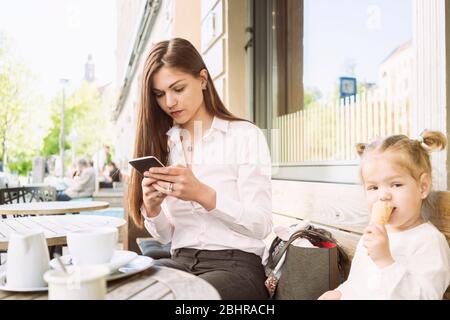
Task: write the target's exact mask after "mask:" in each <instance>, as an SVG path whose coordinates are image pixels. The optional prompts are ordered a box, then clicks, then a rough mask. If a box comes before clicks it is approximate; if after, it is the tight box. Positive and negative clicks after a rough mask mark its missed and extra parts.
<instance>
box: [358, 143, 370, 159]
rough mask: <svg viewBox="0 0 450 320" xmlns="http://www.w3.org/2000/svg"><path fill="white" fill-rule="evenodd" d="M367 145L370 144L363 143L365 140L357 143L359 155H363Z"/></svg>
mask: <svg viewBox="0 0 450 320" xmlns="http://www.w3.org/2000/svg"><path fill="white" fill-rule="evenodd" d="M367 145H368V144H367V143H363V142H360V143H357V144H356V146H355V149H356V153H357V154H358V156H360V157H361V156H362V155H363V153H364V151H366V147H367Z"/></svg>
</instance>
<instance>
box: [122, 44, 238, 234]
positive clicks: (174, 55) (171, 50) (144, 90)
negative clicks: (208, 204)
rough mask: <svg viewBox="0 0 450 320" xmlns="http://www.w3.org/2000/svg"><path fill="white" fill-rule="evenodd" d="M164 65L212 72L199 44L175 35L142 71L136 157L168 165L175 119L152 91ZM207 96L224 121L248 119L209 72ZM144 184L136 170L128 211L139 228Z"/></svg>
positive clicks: (210, 108)
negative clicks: (224, 97) (227, 102)
mask: <svg viewBox="0 0 450 320" xmlns="http://www.w3.org/2000/svg"><path fill="white" fill-rule="evenodd" d="M163 66H164V67H169V68H174V69H177V70H180V71H182V72H185V73H189V74H191V75H192V76H194V77H199V76H200V71H201V70H203V69H205V70H207V71H208V69H207V68H206V65H205V63H204V62H203V59H202V57H201V55H200V54H199V53H198V51H197V50H196V49H195V47H194V46H193V45H192V44H191V43H190V42H189V41H187V40H185V39H181V38H174V39H171V40H168V41H161V42H159V43H157V44H155V45H154V46H153V47H152V49H151V50H150V53H149V54H148V57H147V59H146V61H145V64H144V69H143V72H142V86H141V97H140V103H139V111H138V118H137V123H136V135H135V142H134V158H139V157H144V156H149V155H151V156H155V157H157V158H158V159H160V160H161V161H162V162H163V163H164V164H167V163H168V158H169V151H170V150H169V147H168V141H167V135H166V132H167V131H168V130H169V129H170V128H171V127H172V125H173V120H172V118H171V117H170V116H169V115H168V114H166V113H165V112H164V111H163V110H162V109H161V108H160V107H159V105H158V103H157V101H156V97H155V95H154V93H153V91H152V82H153V77H154V75H155V74H156V73H157V72H158V71H159V70H160V69H161V68H162V67H163ZM203 99H204V102H205V106H206V111H207V112H208V113H209V114H211V115H213V116H216V117H218V118H221V119H224V120H230V121H246V120H244V119H239V118H237V117H235V116H234V115H233V114H231V112H229V111H228V110H227V109H226V108H225V106H224V104H223V103H222V101H221V100H220V97H219V95H218V94H217V91H216V88H215V87H214V83H213V81H212V78H211V76H210V74H209V72H208V82H207V85H206V90H203ZM141 183H142V176H140V175H139V173H137V171H136V170H134V169H132V171H131V179H130V185H129V188H128V212H129V214H131V216H132V218H133V221H134V223H135V224H136V225H138V226H139V227H142V226H143V218H142V215H141V213H140V208H141V206H142V186H141Z"/></svg>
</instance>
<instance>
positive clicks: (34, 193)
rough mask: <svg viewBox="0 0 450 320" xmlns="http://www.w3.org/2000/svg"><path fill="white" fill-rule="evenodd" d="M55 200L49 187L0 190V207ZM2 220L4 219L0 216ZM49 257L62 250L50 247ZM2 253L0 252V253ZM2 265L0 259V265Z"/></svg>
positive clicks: (53, 190) (53, 188)
mask: <svg viewBox="0 0 450 320" xmlns="http://www.w3.org/2000/svg"><path fill="white" fill-rule="evenodd" d="M55 200H56V188H55V187H50V186H42V187H16V188H1V189H0V205H2V204H14V203H25V202H48V201H55ZM2 218H6V216H5V215H2ZM49 249H50V254H51V256H52V255H53V254H54V253H55V252H58V253H60V252H62V248H59V247H56V246H52V247H50V248H49ZM0 252H2V251H0ZM1 263H2V261H1V257H0V264H1Z"/></svg>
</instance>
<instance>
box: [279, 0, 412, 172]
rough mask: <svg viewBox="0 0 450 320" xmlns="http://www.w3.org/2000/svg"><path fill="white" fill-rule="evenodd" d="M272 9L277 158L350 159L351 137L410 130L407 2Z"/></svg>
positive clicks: (289, 3) (327, 1) (330, 0)
mask: <svg viewBox="0 0 450 320" xmlns="http://www.w3.org/2000/svg"><path fill="white" fill-rule="evenodd" d="M272 9H273V10H272V32H271V43H272V48H273V49H272V52H271V53H272V55H271V56H272V76H273V82H272V97H273V99H272V127H273V128H274V129H277V130H275V131H276V134H275V135H274V136H275V137H276V136H278V139H276V140H277V141H272V146H273V150H272V152H273V155H274V157H275V159H274V160H275V161H277V162H280V163H303V162H322V161H348V160H351V161H352V160H354V159H356V154H355V152H354V145H355V144H356V143H357V142H362V141H370V140H373V139H374V138H375V137H376V136H385V135H389V134H393V133H405V134H409V133H410V87H411V83H412V70H413V68H414V64H415V59H414V54H413V45H412V43H413V41H412V0H396V1H391V0H273V1H272ZM301 40H302V41H301Z"/></svg>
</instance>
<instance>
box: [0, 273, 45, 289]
mask: <svg viewBox="0 0 450 320" xmlns="http://www.w3.org/2000/svg"><path fill="white" fill-rule="evenodd" d="M0 290H2V291H14V292H39V291H48V287H36V288H14V287H9V286H8V284H7V282H6V271H5V272H2V273H0Z"/></svg>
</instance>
